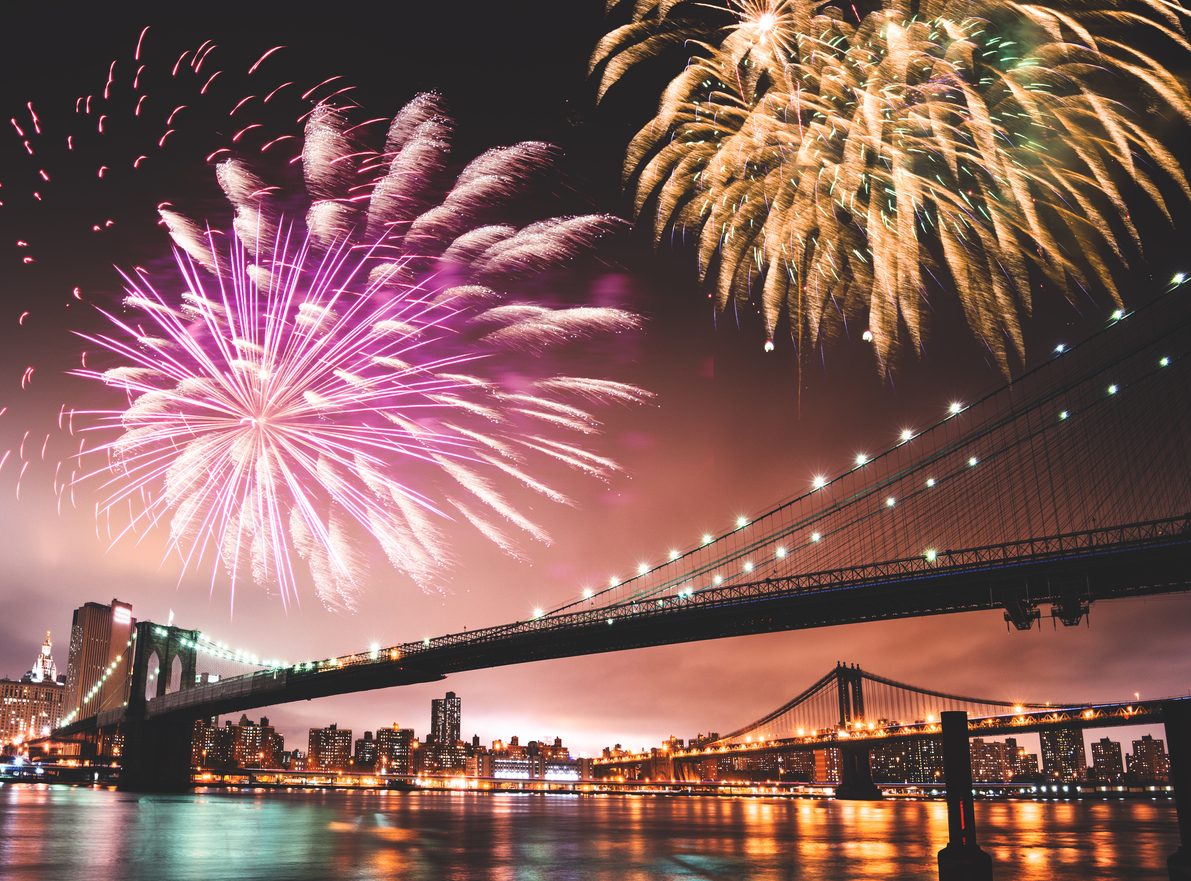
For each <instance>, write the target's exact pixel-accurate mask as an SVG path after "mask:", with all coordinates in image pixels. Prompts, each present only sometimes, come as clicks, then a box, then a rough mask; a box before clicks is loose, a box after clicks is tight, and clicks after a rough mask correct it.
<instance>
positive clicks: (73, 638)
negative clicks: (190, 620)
mask: <svg viewBox="0 0 1191 881" xmlns="http://www.w3.org/2000/svg"><path fill="white" fill-rule="evenodd" d="M135 628H136V619H135V618H133V617H132V606H131V605H129V604H128V603H122V602H120V601H119V600H112V603H111V605H110V606H105V605H102V604H100V603H87V604H86V605H84V606H80V607H79V608H77V609H75V611H74V620H73V622H72V625H71V629H70V659H69V661H68V662H67V665H66V693H65V695H64V697H63V704H62V711H63V715H64V716H70V715H71V713H73V714H74V715H73V718H74V719H86V718H87V717H88V716H93V715H95V714H96V713H98V712H99V711H100V710H110V709H114V708H116V707H122V706H124V704H125V702H126V701H127V700H128V688H129V680H130V679H131V677H130V676H129V673H130V671H131V669H132V651H131V647H132V633H133V630H134V629H135Z"/></svg>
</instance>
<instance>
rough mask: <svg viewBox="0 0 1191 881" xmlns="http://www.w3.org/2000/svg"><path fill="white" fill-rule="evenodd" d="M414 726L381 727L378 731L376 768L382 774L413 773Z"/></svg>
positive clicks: (395, 724) (394, 724) (394, 725)
mask: <svg viewBox="0 0 1191 881" xmlns="http://www.w3.org/2000/svg"><path fill="white" fill-rule="evenodd" d="M415 743H417V741H415V740H414V730H413V729H412V728H398V727H397V723H396V722H394V723H393V727H392V728H381V729H380V730H378V731H377V732H376V769H377V770H378V771H380V772H381V773H382V774H412V773H414V771H415V768H414V767H413V764H412V759H413V752H414V744H415Z"/></svg>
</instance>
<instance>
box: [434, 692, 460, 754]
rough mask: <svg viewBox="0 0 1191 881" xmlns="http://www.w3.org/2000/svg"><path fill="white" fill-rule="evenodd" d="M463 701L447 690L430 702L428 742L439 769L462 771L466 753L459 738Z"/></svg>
mask: <svg viewBox="0 0 1191 881" xmlns="http://www.w3.org/2000/svg"><path fill="white" fill-rule="evenodd" d="M462 705H463V701H462V700H460V699H459V698H458V697H456V696H455V692H453V691H448V692H447V696H446V697H443V698H435V699H434V700H432V701H431V702H430V738H429V740H430V742H431V746H432V749H433V755H432V761H433V762H434V764H435V765H436V766H437V767H438V769H439V770H441V771H462V770H463V767H464V763H465V760H466V758H467V753H466V750H465V748H464V744H463V743H461V742H460V740H459V724H460V717H461V716H462Z"/></svg>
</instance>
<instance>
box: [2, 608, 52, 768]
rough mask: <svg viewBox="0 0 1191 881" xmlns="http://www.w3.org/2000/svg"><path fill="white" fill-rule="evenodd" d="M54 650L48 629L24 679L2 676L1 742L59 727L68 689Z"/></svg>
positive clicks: (35, 735)
mask: <svg viewBox="0 0 1191 881" xmlns="http://www.w3.org/2000/svg"><path fill="white" fill-rule="evenodd" d="M50 650H51V645H50V634H49V633H48V632H47V633H46V635H45V643H44V644H43V645H42V647H41V653H40V654H39V655H38V656H37V660H36V661H34V662H33V669H32V670H30V671H29V672H28V673H26V674H25V675H24V676H22V677H21V680H20V682H14V681H13V680H11V679H7V678H5V679H0V744H4V745H8V744H13V743H22V742H24V741H25V740H28V739H29V738H30V737H40V736H42V735H43V734H49V733H50V731H52V730H53V729H55V728H57V727H58V723H59V721H60V720H61V718H62V694H63V691H64V690H65V689H64V687H63V685H62V683H61V682H60V681H58V668H57V667H56V666H55V665H54V658H53V656H52V655H51V654H50Z"/></svg>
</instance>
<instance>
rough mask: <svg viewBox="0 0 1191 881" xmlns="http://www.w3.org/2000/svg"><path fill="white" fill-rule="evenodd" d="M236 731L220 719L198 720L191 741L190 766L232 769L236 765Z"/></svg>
mask: <svg viewBox="0 0 1191 881" xmlns="http://www.w3.org/2000/svg"><path fill="white" fill-rule="evenodd" d="M235 742H236V741H235V729H233V728H232V727H231V723H230V722H229V723H228V724H227V726H225V727H223V728H220V727H219V719H218V718H212V719H198V720H196V721H195V723H194V736H193V738H192V739H191V741H190V764H192V765H194V767H196V768H232V767H234V766H235V764H236V748H235Z"/></svg>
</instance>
